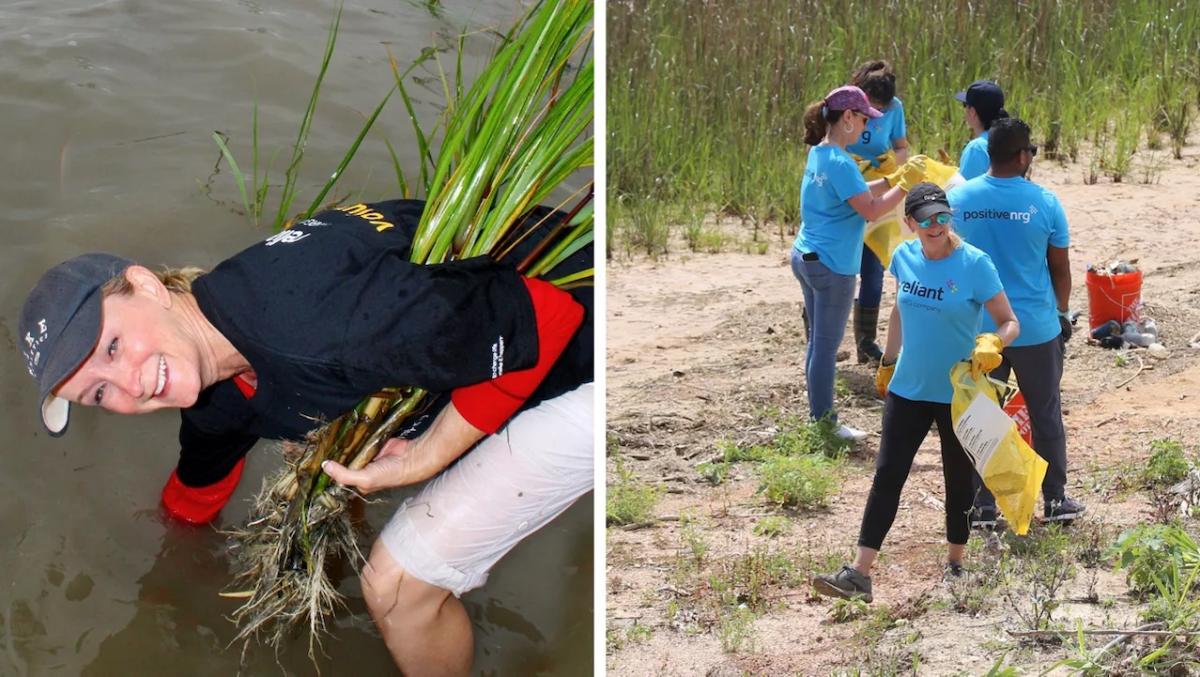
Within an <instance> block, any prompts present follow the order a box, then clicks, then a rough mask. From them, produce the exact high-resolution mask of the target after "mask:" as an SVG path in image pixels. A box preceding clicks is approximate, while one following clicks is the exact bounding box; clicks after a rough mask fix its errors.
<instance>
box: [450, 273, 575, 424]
mask: <svg viewBox="0 0 1200 677" xmlns="http://www.w3.org/2000/svg"><path fill="white" fill-rule="evenodd" d="M522 280H523V281H524V282H525V288H526V290H528V291H529V298H530V300H531V301H532V302H533V314H534V318H535V321H536V323H537V336H538V359H537V364H535V365H534V366H532V367H530V368H529V369H522V370H520V371H513V372H509V373H507V374H503V375H501V376H500V377H498V378H494V379H492V380H490V381H484V382H482V383H476V384H475V385H470V386H464V387H462V388H457V389H455V390H454V391H453V392H452V393H451V395H450V399H451V401H452V402H454V406H455V408H457V409H458V413H460V414H462V416H463V418H465V419H467V422H469V423H470V424H471V425H473V426H475V427H476V428H479V429H480V430H482V431H484V432H486V433H488V434H489V435H490V434H492V433H495V432H496V431H497V430H499V429H500V428H501V427H502V426H503V425H504V423H505V422H507V421H508V419H510V418H512V415H513V414H514V413H516V411H517V410H518V409H520V408H521V405H522V404H523V403H524V402H525V400H526V399H528V398H529V396H530V395H532V394H533V391H534V390H536V389H537V387H538V384H540V383H541V382H542V379H544V378H545V377H546V373H547V372H549V371H550V367H552V366H554V363H555V361H557V360H558V356H559V355H561V354H562V352H563V350H564V349H565V348H566V347H567V343H568V342H569V341H570V340H571V337H572V336H574V335H575V332H576V331H577V330H578V329H579V325H581V324H582V323H583V306H581V305H580V304H579V303H578V302H576V301H575V299H573V298H571V295H570V294H568V293H567V292H565V291H563V290H561V289H559V288H557V287H555V286H554V285H552V284H550V283H549V282H544V281H542V280H535V279H530V278H522Z"/></svg>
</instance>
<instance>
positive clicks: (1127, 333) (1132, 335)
mask: <svg viewBox="0 0 1200 677" xmlns="http://www.w3.org/2000/svg"><path fill="white" fill-rule="evenodd" d="M1121 338H1123V339H1125V342H1126V343H1128V344H1129V345H1132V346H1141V347H1142V348H1145V347H1147V346H1149V345H1150V344H1151V343H1154V342H1155V339H1156V338H1158V336H1157V335H1156V334H1144V333H1142V332H1141V331H1140V330H1139V329H1138V325H1137V323H1136V322H1126V323H1125V324H1124V328H1123V330H1122V332H1121Z"/></svg>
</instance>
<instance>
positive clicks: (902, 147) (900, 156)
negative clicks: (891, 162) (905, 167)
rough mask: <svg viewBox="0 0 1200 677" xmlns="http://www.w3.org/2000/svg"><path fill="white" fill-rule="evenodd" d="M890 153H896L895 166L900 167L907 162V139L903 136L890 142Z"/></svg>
mask: <svg viewBox="0 0 1200 677" xmlns="http://www.w3.org/2000/svg"><path fill="white" fill-rule="evenodd" d="M892 151H893V152H895V153H896V164H898V165H902V164H904V163H905V162H907V161H908V137H906V136H903V137H900V138H899V139H896V140H894V141H892Z"/></svg>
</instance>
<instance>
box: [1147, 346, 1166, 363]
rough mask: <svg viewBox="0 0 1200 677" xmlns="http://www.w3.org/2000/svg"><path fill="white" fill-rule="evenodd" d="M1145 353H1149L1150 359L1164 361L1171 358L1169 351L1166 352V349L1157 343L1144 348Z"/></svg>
mask: <svg viewBox="0 0 1200 677" xmlns="http://www.w3.org/2000/svg"><path fill="white" fill-rule="evenodd" d="M1146 351H1147V352H1148V353H1150V357H1154V358H1157V359H1160V360H1165V359H1167V358H1168V357H1170V356H1171V351H1169V350H1167V347H1166V346H1164V345H1163V344H1161V343H1157V342H1156V343H1151V344H1150V345H1148V346H1146Z"/></svg>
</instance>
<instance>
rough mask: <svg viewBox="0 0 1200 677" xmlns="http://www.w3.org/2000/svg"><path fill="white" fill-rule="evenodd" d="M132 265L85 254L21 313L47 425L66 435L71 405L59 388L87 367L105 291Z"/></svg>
mask: <svg viewBox="0 0 1200 677" xmlns="http://www.w3.org/2000/svg"><path fill="white" fill-rule="evenodd" d="M132 264H133V261H130V260H129V259H125V258H121V257H119V256H113V255H112V254H84V255H83V256H77V257H75V258H73V259H71V260H69V261H63V262H62V263H60V264H58V265H57V266H54V267H53V268H51V269H50V270H48V271H46V274H45V275H42V279H40V280H38V283H37V285H35V286H34V288H33V291H31V292H29V297H28V298H26V299H25V307H24V308H22V309H21V324H20V326H19V330H20V332H21V336H20V339H19V340H20V343H21V355H22V356H24V358H25V367H26V368H27V369H28V370H29V375H30V376H32V377H33V379H34V380H35V381H37V384H38V392H39V398H38V399H39V400H40V402H41V416H42V424H43V425H45V426H46V430H48V431H49V432H50V434H51V435H53V436H55V437H58V436H59V435H62V434H63V433H64V432H66V430H67V418H68V416H69V415H70V413H71V410H70V407H71V403H70V401H68V400H66V399H63V398H61V397H57V396H56V395H55V394H54V392H53V391H54V389H55V388H57V387H58V386H59V385H61V384H62V382H63V381H65V380H66V379H67V377H68V376H70V375H71V374H73V373H75V370H76V369H78V368H79V365H81V364H83V362H84V360H86V359H87V357H88V355H90V354H91V352H92V349H93V348H95V347H96V341H98V340H99V339H100V319H101V317H100V304H101V301H103V298H102V294H101V293H100V288H101V287H103V286H104V283H105V282H108V281H109V280H111V279H112V278H114V277H116V276H117V275H119V274H120V273H122V272H124V271H125V269H126V268H128V267H129V266H130V265H132Z"/></svg>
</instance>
